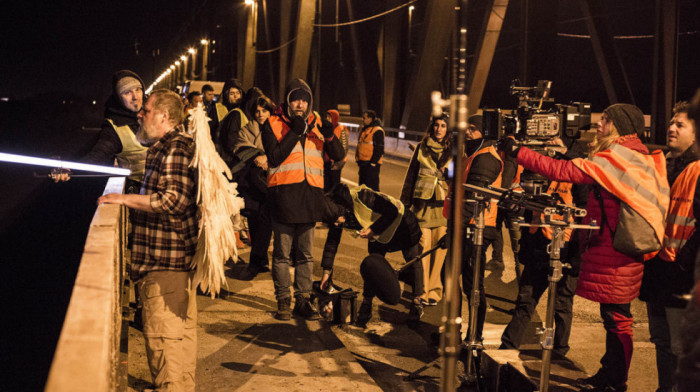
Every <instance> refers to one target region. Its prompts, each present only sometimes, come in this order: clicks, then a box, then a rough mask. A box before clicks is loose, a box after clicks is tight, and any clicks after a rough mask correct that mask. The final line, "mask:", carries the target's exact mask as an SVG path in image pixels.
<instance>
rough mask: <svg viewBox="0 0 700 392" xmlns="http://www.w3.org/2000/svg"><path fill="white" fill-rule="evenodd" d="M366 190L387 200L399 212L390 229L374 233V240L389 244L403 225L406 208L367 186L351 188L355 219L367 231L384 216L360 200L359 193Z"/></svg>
mask: <svg viewBox="0 0 700 392" xmlns="http://www.w3.org/2000/svg"><path fill="white" fill-rule="evenodd" d="M362 190H365V191H368V192H372V193H374V194H375V196H376V197H383V198H384V199H387V200H389V201H390V202H391V204H393V205H394V206H396V208H397V210H398V214H397V215H396V218H395V219H394V220H393V221H392V222H391V224H390V225H389V227H387V228H386V230H384V231H383V232H381V233H374V237H373V239H374V240H375V241H377V242H379V243H382V244H388V243H389V241H391V239H392V238H393V237H394V233H396V229H398V228H399V225H400V224H401V219H402V218H403V213H404V210H405V207H404V205H403V203H401V202H400V201H398V200H396V199H394V198H393V197H391V196H389V195H387V194H385V193H380V192H375V191H373V190H371V189H369V188H367V186H365V185H360V186H357V187H351V188H350V196H351V197H352V204H353V213H354V215H355V218H357V221H358V222H359V223H360V226H362V228H363V229H366V228H368V227H370V226H372V224H374V222H376V221H378V220H379V218H381V217H382V216H381V215H380V214H378V213H376V212H374V211H372V209H370V208H369V207H367V206H366V205H365V204H364V203H363V202H362V201H361V200H360V198H359V196H358V195H359V193H360V191H362Z"/></svg>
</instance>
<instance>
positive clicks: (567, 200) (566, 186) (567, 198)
mask: <svg viewBox="0 0 700 392" xmlns="http://www.w3.org/2000/svg"><path fill="white" fill-rule="evenodd" d="M572 187H573V184H571V183H570V182H559V181H552V182H551V183H550V184H549V187H548V188H547V194H550V195H551V194H554V193H558V194H559V196H561V199H562V200H563V201H564V204H574V196H573V195H572V194H571V188H572ZM553 218H554V219H559V220H561V219H564V217H563V216H561V215H554V217H553ZM542 222H544V214H540V215H538V216H533V217H532V223H535V224H538V223H542ZM537 229H538V228H537V227H530V234H535V233H536V232H537ZM541 229H542V234H544V236H545V237H547V239H549V240H551V239H552V228H551V227H542V228H541ZM572 232H573V229H566V230H564V241H566V242H569V239H570V238H571V233H572Z"/></svg>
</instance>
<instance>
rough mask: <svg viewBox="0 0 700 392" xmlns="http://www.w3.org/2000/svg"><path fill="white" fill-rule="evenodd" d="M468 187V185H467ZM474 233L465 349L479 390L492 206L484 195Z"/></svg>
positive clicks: (470, 377) (469, 377)
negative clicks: (480, 317)
mask: <svg viewBox="0 0 700 392" xmlns="http://www.w3.org/2000/svg"><path fill="white" fill-rule="evenodd" d="M465 187H466V185H465ZM473 198H474V202H475V203H474V231H473V232H472V239H471V241H472V244H473V245H474V246H473V252H474V253H473V256H472V290H471V292H472V294H471V298H470V299H469V336H468V337H467V339H468V340H467V342H466V343H465V344H464V347H465V348H466V350H467V363H466V366H465V371H466V373H467V374H466V380H465V383H466V384H469V385H476V387H477V390H479V389H480V388H479V387H480V379H481V377H480V374H479V370H480V369H479V363H480V361H479V359H480V356H481V352H482V351H484V344H483V343H482V342H481V340H479V339H477V335H476V330H477V325H476V324H477V313H478V312H479V305H480V302H481V300H480V296H481V291H480V290H479V282H480V278H481V267H482V265H481V263H482V261H483V260H481V248H482V247H483V246H484V228H485V227H486V225H485V222H484V211H485V209H486V206H487V205H490V199H491V198H490V197H486V196H485V195H483V194H479V193H475V194H474V196H473Z"/></svg>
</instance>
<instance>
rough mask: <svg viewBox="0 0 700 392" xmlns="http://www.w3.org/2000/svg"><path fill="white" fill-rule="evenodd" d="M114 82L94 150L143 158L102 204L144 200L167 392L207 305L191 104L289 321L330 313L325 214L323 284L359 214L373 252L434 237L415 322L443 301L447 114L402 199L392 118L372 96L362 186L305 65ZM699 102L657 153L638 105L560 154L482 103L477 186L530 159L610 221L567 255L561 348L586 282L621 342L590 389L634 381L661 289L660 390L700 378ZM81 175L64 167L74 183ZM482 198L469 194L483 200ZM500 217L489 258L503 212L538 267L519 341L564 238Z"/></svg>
mask: <svg viewBox="0 0 700 392" xmlns="http://www.w3.org/2000/svg"><path fill="white" fill-rule="evenodd" d="M112 86H113V92H112V95H111V96H110V98H109V99H108V101H107V103H106V106H105V121H104V123H103V125H102V130H101V132H100V136H99V139H98V141H97V144H96V145H95V146H94V148H93V149H92V151H91V152H90V153H89V154H88V155H87V156H86V157H85V158H84V160H85V161H87V162H91V163H98V164H104V165H112V164H114V163H115V161H116V164H117V165H119V166H121V167H126V168H129V169H131V175H130V176H129V178H128V179H127V183H126V189H125V192H124V193H123V194H108V195H105V196H102V197H101V198H100V199H99V203H115V204H122V205H125V206H126V207H128V208H129V211H130V222H131V224H132V226H133V232H132V235H130V239H129V242H130V246H131V260H130V276H131V279H132V280H133V281H134V282H135V283H136V287H137V288H138V293H139V297H140V303H141V304H142V307H143V310H142V313H143V333H144V336H145V340H146V346H147V355H148V363H149V367H150V369H151V373H152V376H153V380H154V384H155V385H156V388H157V390H171V389H173V390H190V391H191V390H194V372H195V367H196V366H195V365H196V364H195V358H196V333H195V331H196V329H195V327H196V316H197V315H196V313H197V311H196V300H195V297H196V287H195V286H196V282H193V276H194V275H193V271H191V267H190V265H191V264H190V261H191V259H192V257H193V255H194V253H195V248H196V242H197V231H198V225H197V219H198V218H197V203H196V200H195V199H196V186H197V176H196V173H195V172H194V169H193V168H192V167H191V165H190V162H191V161H192V159H193V156H194V154H195V151H196V143H194V140H193V138H192V136H191V135H190V132H189V131H188V128H189V126H188V124H189V121H188V118H187V116H188V115H189V110H190V109H191V108H195V107H199V106H201V107H202V108H203V109H204V110H205V111H206V113H207V115H208V117H209V119H210V121H209V126H210V134H211V138H212V141H213V142H214V144H215V146H216V150H217V152H218V153H219V154H220V157H221V159H222V160H223V161H224V162H225V163H226V165H228V167H229V168H230V170H231V174H232V176H233V180H234V181H236V182H237V184H238V188H237V189H238V192H239V193H240V195H241V196H242V197H243V198H244V200H245V209H244V210H243V211H242V215H244V216H245V217H246V218H247V222H248V229H249V235H248V239H249V244H250V248H251V249H250V259H249V263H248V265H247V267H246V269H245V271H243V274H242V275H241V277H240V278H241V279H253V278H255V277H256V276H257V275H258V274H260V273H265V272H271V276H272V282H273V288H274V293H275V297H276V299H277V311H276V313H275V318H277V319H279V320H289V319H291V317H292V315H296V316H298V317H301V318H305V319H308V320H316V319H319V318H320V317H321V316H320V314H319V312H318V310H317V309H316V306H315V304H314V303H313V300H312V296H311V294H312V279H313V272H314V271H313V269H314V267H313V265H314V263H313V261H314V258H313V255H312V248H313V240H314V230H315V228H316V226H317V223H319V222H325V223H326V224H327V225H328V235H327V239H326V243H325V246H324V250H323V256H322V259H321V267H322V270H323V275H322V279H321V287H322V288H323V287H324V285H329V284H331V282H332V275H333V264H334V259H335V255H336V252H337V250H338V245H339V243H340V241H341V238H342V233H343V230H344V229H350V230H352V231H354V232H355V233H356V234H357V235H358V236H359V237H361V238H363V239H367V240H368V241H367V254H368V255H371V257H373V258H376V259H383V257H384V256H385V254H386V253H389V252H397V251H401V252H402V254H403V256H404V259H405V260H406V261H410V260H413V259H415V258H416V257H418V256H419V255H421V253H422V252H423V251H425V250H427V249H431V248H434V249H436V250H435V251H434V252H432V253H430V254H428V255H425V256H424V257H423V258H422V260H420V262H415V263H413V264H412V265H411V268H410V270H408V275H410V276H409V278H408V279H407V281H409V282H410V284H411V286H412V294H411V295H412V296H411V298H412V299H411V301H410V305H409V309H408V317H407V320H408V321H409V322H411V321H417V320H420V318H421V317H422V316H423V310H424V307H425V306H433V305H436V304H438V303H439V302H440V301H442V300H443V294H444V293H443V283H444V264H445V260H446V259H447V258H448V257H450V255H449V254H450V253H451V249H450V247H449V243H448V246H447V249H440V247H439V246H436V245H438V244H439V242H440V240H441V239H443V238H444V237H445V235H446V233H447V231H448V227H452V222H450V221H449V218H450V216H449V209H450V201H451V199H452V197H451V196H450V195H451V194H453V193H454V192H455V191H456V189H455V188H457V187H454V186H453V185H452V184H451V183H450V179H449V176H448V174H449V168H450V167H452V166H454V162H452V160H453V144H454V143H455V141H454V140H453V135H452V134H453V132H452V130H450V129H449V128H448V124H449V115H448V114H447V113H443V114H441V115H440V116H435V117H432V118H431V119H430V121H429V124H428V126H427V130H426V132H425V136H424V137H423V139H422V140H421V141H420V142H419V143H418V145H417V146H416V147H415V149H414V152H413V155H412V157H411V159H410V161H409V164H408V170H407V172H406V176H405V179H404V184H403V188H402V191H401V194H400V197H398V198H395V197H393V196H391V195H389V194H387V193H382V192H381V191H380V180H379V179H380V176H379V174H380V168H381V165H382V156H383V155H384V138H385V132H384V129H383V126H382V123H381V120H380V119H379V117H378V116H377V114H376V113H375V112H374V111H372V110H366V111H365V112H364V113H363V116H362V125H363V126H362V128H361V130H360V132H359V135H358V138H357V148H356V151H355V160H356V162H357V165H358V167H359V186H348V185H346V184H344V183H341V172H342V169H343V166H344V164H345V162H346V160H347V154H348V139H349V133H348V129H347V128H346V127H345V126H343V125H342V124H341V123H340V115H339V113H338V111H336V110H333V109H330V110H327V111H326V112H324V113H323V114H319V113H318V112H316V111H314V110H313V108H314V107H319V106H321V105H318V104H315V103H314V101H313V94H312V90H311V89H310V88H309V86H308V85H307V84H306V82H304V81H303V80H301V79H295V80H293V81H291V82H290V83H289V84H288V86H287V89H286V91H285V94H284V101H283V102H281V103H280V104H279V105H277V104H275V103H274V102H272V100H271V99H270V98H269V97H267V96H266V95H265V94H264V93H263V92H262V91H261V90H260V89H259V88H256V87H252V88H250V89H248V90H246V89H244V88H243V86H242V85H241V83H240V82H239V81H238V80H236V79H232V80H229V81H227V82H226V83H225V84H224V87H223V90H222V91H221V94H220V96H219V98H218V100H217V99H216V97H215V94H214V91H213V90H214V89H213V88H212V87H211V86H209V85H205V86H204V87H203V88H202V91H201V92H190V93H189V94H188V95H187V96H186V97H185V98H184V99H183V97H181V96H180V95H178V94H177V93H174V92H172V91H168V90H156V91H153V92H152V93H151V94H150V95H149V96H148V97H146V96H145V95H144V84H143V81H142V80H141V79H140V77H139V76H138V75H136V74H135V73H133V72H131V71H119V72H117V73H115V74H114V76H113V84H112ZM698 100H700V96H698V97H696V101H695V102H694V103H693V105H694V106H691V105H690V104H688V103H687V102H680V103H678V104H677V105H676V106H675V108H674V116H673V119H672V120H671V122H670V124H669V127H668V130H667V147H668V153H667V154H666V155H665V156H663V155H662V154H661V153H659V152H652V153H650V152H649V150H648V149H647V147H646V146H645V145H644V144H643V143H642V140H641V139H640V135H641V134H642V132H643V130H644V117H643V114H642V112H641V110H640V109H639V108H637V107H636V106H634V105H629V104H615V105H612V106H610V107H608V108H607V109H605V110H604V111H603V113H602V116H601V119H600V121H599V122H598V124H597V129H596V135H595V139H594V140H593V142H592V143H591V144H590V145H589V146H587V147H588V151H583V149H580V148H572V145H573V144H572V143H569V142H571V141H570V140H561V139H558V138H557V139H554V140H552V141H551V143H550V144H551V147H552V148H554V149H556V150H557V151H558V152H559V153H558V154H556V155H555V156H554V157H550V156H546V155H543V154H541V153H538V152H536V151H533V150H531V149H529V148H528V147H525V146H522V145H521V144H519V143H518V142H517V141H516V140H515V139H514V138H512V137H505V138H503V139H501V140H500V141H496V140H486V139H485V138H484V134H483V129H482V119H481V117H480V116H478V115H475V116H472V117H470V118H469V124H468V127H467V130H466V134H465V139H466V142H465V147H464V151H462V152H461V154H460V155H461V156H462V160H463V166H462V167H464V170H465V171H464V179H465V182H466V183H468V184H472V185H476V186H481V187H488V186H491V187H499V188H505V189H517V188H518V186H519V185H518V184H519V183H520V177H521V176H522V175H524V174H523V173H537V174H539V175H541V176H543V177H546V178H547V179H548V180H549V182H548V184H547V186H546V187H545V188H544V190H545V191H546V193H548V194H557V195H558V197H559V198H560V200H561V201H562V202H563V203H565V204H569V205H576V206H578V207H581V208H585V209H586V210H587V212H588V214H587V215H586V217H585V218H583V220H582V222H581V223H583V224H587V223H590V222H593V221H595V222H597V223H598V224H599V227H600V228H599V229H597V230H593V231H588V230H579V231H572V230H568V231H567V232H566V233H565V240H566V246H565V247H564V248H563V249H562V254H561V259H562V260H563V261H565V262H566V263H568V264H570V265H571V268H568V269H566V270H565V271H564V274H563V277H562V279H561V280H559V282H558V283H557V290H556V296H557V297H556V298H557V301H556V304H555V309H554V312H555V322H556V329H555V335H554V340H553V349H554V351H556V352H558V353H559V354H561V355H566V354H567V352H568V351H569V335H570V333H571V325H572V319H573V302H574V294H577V295H579V296H581V297H583V298H587V299H589V300H591V301H595V302H598V303H599V304H600V315H601V318H602V322H603V326H604V327H605V331H606V338H605V344H606V350H605V353H604V355H603V357H602V358H601V368H600V370H599V371H598V372H597V373H596V374H594V375H593V376H591V377H589V378H585V379H581V380H578V384H579V387H580V388H581V389H582V390H589V391H625V390H626V389H627V378H628V371H629V366H630V363H631V359H632V352H633V343H632V324H633V318H632V314H631V311H630V303H631V301H632V300H633V299H635V298H637V297H639V298H640V299H641V300H643V301H645V302H646V303H647V312H648V316H649V329H650V334H651V340H652V342H653V343H654V344H655V346H656V354H657V370H658V390H659V391H672V390H692V388H693V385H695V383H697V381H698V377H700V372H698V366H699V364H698V363H699V362H698V361H697V358H698V356H699V355H698V350H697V348H696V346H697V345H698V342H697V340H698V339H695V337H697V336H698V332H697V326H698V325H700V321H699V319H700V318H699V317H698V314H700V297H698V291H697V288H696V289H695V291H692V290H693V285H694V283H695V282H696V281H697V279H694V276H693V271H694V270H698V272H696V275H695V276H700V263H696V258H697V255H698V248H699V247H700V234H699V233H700V232H698V231H696V230H695V226H696V218H695V217H696V216H698V214H700V191H699V190H698V176H699V175H700V160H699V159H700V147H699V146H698V143H697V140H698V139H697V128H696V121H698V120H699V116H698V113H699V108H698V106H700V103H699V102H697V101H698ZM69 176H70V174H69V173H64V174H63V175H61V176H59V177H58V180H67V179H68V178H69ZM457 189H458V188H457ZM469 196H470V194H465V200H468V199H470V197H469ZM469 203H470V202H467V205H465V206H464V208H463V209H462V222H463V225H464V226H465V229H466V228H468V227H471V226H473V225H474V222H475V218H476V217H474V216H473V212H474V209H473V208H472V207H471V205H470V204H469ZM521 215H522V214H521ZM483 218H484V223H485V226H486V227H485V229H484V231H483V245H484V246H482V247H481V252H482V255H481V260H485V255H486V248H487V247H488V246H489V245H494V253H493V262H492V263H491V266H490V267H489V268H491V269H493V268H502V265H500V266H499V265H498V262H499V261H500V262H501V264H502V238H501V236H502V230H501V224H502V223H504V222H505V223H506V227H507V229H508V232H509V233H511V239H512V240H513V241H514V244H513V245H514V246H513V249H514V250H515V251H516V252H517V258H516V260H517V263H519V264H521V265H522V267H519V266H516V268H522V273H520V274H519V279H518V286H519V292H518V297H517V300H516V305H515V308H514V311H513V316H512V320H511V321H510V323H509V324H508V326H507V327H506V329H505V331H504V332H503V335H502V337H501V340H502V345H501V348H504V349H518V348H519V346H520V344H521V342H522V340H523V337H524V333H525V329H526V326H527V324H528V322H529V320H530V318H531V317H532V315H533V313H534V311H535V307H536V305H537V303H538V301H539V299H540V298H541V296H542V295H543V293H544V291H545V290H546V288H547V286H548V274H549V273H550V268H549V264H548V260H549V253H548V250H547V247H548V245H549V244H550V241H551V239H552V230H551V229H549V228H547V227H523V228H522V229H519V228H518V227H517V226H515V222H516V220H517V219H519V218H518V217H517V216H514V212H513V211H507V212H506V211H500V209H499V207H498V206H497V204H496V201H495V200H494V201H491V202H490V208H488V209H487V210H486V212H485V213H484V217H483ZM520 218H522V219H525V220H526V221H529V222H531V223H534V224H537V223H542V221H543V217H542V216H540V215H539V214H534V213H532V212H525V211H524V215H523V216H521V217H520ZM630 226H634V227H632V228H631V227H630ZM643 229H646V230H643ZM630 233H632V235H635V236H636V235H637V234H636V233H639V234H638V237H639V238H634V239H632V240H630V239H629V238H627V237H625V235H626V234H627V235H628V234H630ZM643 233H645V234H643ZM518 239H520V241H519V243H520V244H521V246H520V247H519V248H518V246H517V242H518V241H517V240H518ZM443 241H444V239H443ZM499 241H500V242H501V245H500V247H501V250H500V252H499V250H498V249H497V248H498V243H499ZM271 242H272V249H273V250H272V258H271V262H270V259H269V256H268V249H269V246H270V243H271ZM630 243H631V244H630ZM629 245H634V246H637V247H638V248H639V249H630V246H629ZM475 248H476V247H475V243H474V240H473V239H472V238H470V237H468V238H466V239H465V240H464V241H463V247H462V280H461V283H462V289H463V292H464V294H465V295H466V298H467V301H470V300H471V299H472V298H471V296H472V285H473V274H474V272H475V269H474V265H473V260H474V259H475V257H474V251H475ZM224 261H225V260H222V261H221V262H222V263H223V262H224ZM517 263H516V265H517ZM363 265H364V263H363ZM367 265H370V263H368V264H367ZM291 267H293V268H294V279H293V281H292V277H291V275H290V268H291ZM358 268H359V260H358ZM478 271H479V273H480V276H479V277H478V282H479V290H478V292H479V297H480V298H479V306H478V309H477V314H476V315H475V317H476V321H477V322H476V331H475V332H476V333H475V334H476V336H477V339H480V340H482V339H483V337H482V336H483V335H482V333H483V326H484V321H485V316H486V308H487V303H486V297H485V291H484V287H483V286H484V269H483V268H482V269H479V270H478ZM392 272H393V271H392ZM372 273H373V271H372V270H371V269H369V267H368V270H367V271H363V274H362V275H363V277H364V278H365V285H364V288H363V300H362V304H361V306H360V309H359V313H358V315H357V325H359V326H361V327H364V326H366V325H367V323H368V322H369V321H370V319H371V318H372V304H373V300H374V298H375V297H377V296H378V293H377V290H378V288H377V282H376V279H374V280H373V279H371V278H368V276H371V274H372ZM368 274H369V275H368ZM691 291H692V293H693V294H692V295H691ZM380 298H381V296H380ZM292 299H293V302H294V307H293V308H292ZM686 308H688V309H687V310H686Z"/></svg>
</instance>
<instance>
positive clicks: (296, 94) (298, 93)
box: [289, 88, 311, 102]
mask: <svg viewBox="0 0 700 392" xmlns="http://www.w3.org/2000/svg"><path fill="white" fill-rule="evenodd" d="M299 99H301V100H303V101H306V102H311V94H309V92H308V91H306V90H304V89H300V88H298V89H296V90H294V91H292V93H291V94H289V102H294V101H297V100H299Z"/></svg>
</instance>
